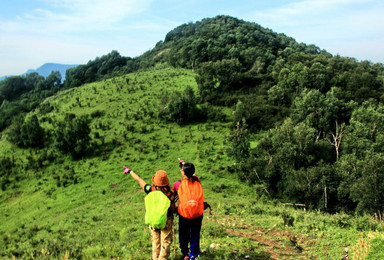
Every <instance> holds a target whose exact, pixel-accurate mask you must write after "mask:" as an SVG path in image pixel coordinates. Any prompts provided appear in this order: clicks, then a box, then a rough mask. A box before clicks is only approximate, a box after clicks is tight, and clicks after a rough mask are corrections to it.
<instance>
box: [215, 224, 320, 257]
mask: <svg viewBox="0 0 384 260" xmlns="http://www.w3.org/2000/svg"><path fill="white" fill-rule="evenodd" d="M209 221H215V222H217V223H219V224H220V225H222V226H223V227H224V228H225V231H226V233H227V234H228V235H231V236H236V237H242V238H247V239H251V240H253V241H256V242H257V243H259V244H260V245H261V246H263V247H264V248H265V249H262V250H263V251H264V252H266V253H267V254H269V256H270V259H312V258H313V259H316V257H315V256H314V255H312V254H310V253H309V252H308V251H306V245H310V244H314V243H317V242H316V241H315V240H314V239H312V238H310V237H307V236H304V235H301V234H295V233H293V232H291V231H289V230H284V229H279V228H276V227H273V228H271V229H264V228H261V227H256V226H252V225H249V224H246V223H244V221H242V220H241V219H240V218H237V217H233V216H222V217H219V218H218V217H217V216H215V217H214V218H210V219H209Z"/></svg>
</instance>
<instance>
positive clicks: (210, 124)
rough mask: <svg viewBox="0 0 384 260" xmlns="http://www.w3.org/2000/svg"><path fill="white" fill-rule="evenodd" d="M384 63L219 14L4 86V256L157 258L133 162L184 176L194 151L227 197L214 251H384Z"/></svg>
mask: <svg viewBox="0 0 384 260" xmlns="http://www.w3.org/2000/svg"><path fill="white" fill-rule="evenodd" d="M383 71H384V69H383V66H382V64H371V63H369V62H357V61H356V60H354V59H352V58H344V57H339V56H335V57H333V56H332V55H330V54H329V53H327V52H326V51H321V50H320V49H319V48H317V47H316V46H307V45H305V44H298V43H296V42H295V40H294V39H292V38H289V37H287V36H285V35H283V34H276V33H274V32H272V31H271V30H268V29H264V28H262V27H261V26H259V25H257V24H253V23H248V22H244V21H241V20H239V19H236V18H233V17H226V16H218V17H215V18H211V19H204V20H203V21H201V22H197V23H194V24H185V25H181V26H180V27H177V28H175V29H174V30H173V31H171V32H170V33H168V34H167V35H166V37H165V40H164V41H161V42H159V43H158V44H157V45H156V46H155V47H154V49H152V50H151V51H149V52H147V53H144V54H143V55H141V56H139V57H137V58H134V59H132V58H126V57H121V56H120V54H118V53H117V52H116V51H113V52H111V53H110V54H108V55H105V56H103V57H101V58H96V59H95V60H94V61H90V62H89V63H88V64H85V65H81V66H78V67H76V68H72V69H70V70H68V71H67V77H66V82H65V83H64V85H60V84H58V83H57V81H56V80H55V79H56V78H55V75H52V77H51V78H50V79H49V78H47V79H40V78H38V77H28V78H26V77H16V78H11V79H9V80H6V81H5V82H3V81H2V83H1V85H0V101H1V107H0V114H1V115H2V118H0V119H1V120H0V121H1V123H2V128H1V129H4V130H3V131H2V132H1V140H0V160H1V163H0V173H1V176H0V177H1V178H0V186H1V191H0V194H1V196H0V208H1V214H0V223H1V224H0V234H1V236H0V255H1V258H4V259H12V258H16V259H18V258H21V259H33V258H35V259H110V258H116V259H117V258H119V259H149V258H150V251H151V243H150V232H149V230H148V228H147V227H146V226H145V224H144V200H143V198H144V193H143V192H142V191H141V190H140V188H139V185H137V183H136V182H135V181H134V180H133V179H132V178H130V177H129V176H125V175H124V174H123V173H122V172H123V165H126V166H128V167H130V168H132V169H134V170H135V172H137V173H138V174H139V175H140V176H142V177H143V179H144V180H146V181H148V182H150V180H151V176H152V175H153V174H154V173H155V172H156V171H157V170H158V169H164V170H165V171H167V173H168V175H169V177H170V179H171V182H173V181H176V180H177V179H178V178H180V176H179V175H180V173H179V170H178V162H177V158H183V159H185V160H187V161H191V162H193V163H194V164H195V165H196V168H197V174H198V176H199V177H200V178H201V180H202V183H203V187H204V189H205V198H206V200H207V201H208V202H209V203H210V204H211V205H212V207H213V215H209V213H208V212H206V214H205V217H204V222H203V228H202V241H201V242H202V248H203V249H204V250H203V251H204V253H203V254H202V256H201V259H308V258H309V259H311V258H313V259H339V258H341V257H342V256H343V255H344V254H345V253H344V248H349V255H350V257H351V258H353V259H380V258H382V257H383V256H382V250H381V248H382V246H383V243H384V238H383V225H382V223H381V220H382V215H381V213H382V205H383V198H382V190H383V187H384V186H383V184H382V181H381V180H382V178H381V177H382V172H383V171H382V169H383V168H382V167H383V166H382V165H384V164H382V162H383V158H384V153H383V151H382V147H384V146H382V145H381V144H382V141H383V140H384V139H383V138H382V137H383V132H382V129H383V128H382V125H383V124H384V123H383V122H384V120H383V114H382V108H383V105H382V94H381V93H382V90H383V83H384V82H383V75H384V73H383ZM17 84H21V85H20V86H21V87H20V86H19V87H20V89H19V88H18V87H17V86H18V85H17ZM21 108H22V109H21ZM335 122H336V125H335ZM332 138H333V139H332ZM295 205H296V207H299V208H298V209H295V208H294V207H295ZM300 205H304V209H306V210H303V207H302V206H300ZM327 212H328V213H327ZM330 213H332V214H330ZM176 226H177V225H176ZM176 229H177V228H176ZM176 233H177V230H176ZM171 257H172V259H178V257H180V253H179V250H178V249H177V237H176V243H174V247H173V248H172V254H171Z"/></svg>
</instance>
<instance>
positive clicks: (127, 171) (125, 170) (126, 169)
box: [123, 166, 132, 174]
mask: <svg viewBox="0 0 384 260" xmlns="http://www.w3.org/2000/svg"><path fill="white" fill-rule="evenodd" d="M123 167H124V174H127V173H131V171H132V170H131V169H129V168H127V167H125V166H123Z"/></svg>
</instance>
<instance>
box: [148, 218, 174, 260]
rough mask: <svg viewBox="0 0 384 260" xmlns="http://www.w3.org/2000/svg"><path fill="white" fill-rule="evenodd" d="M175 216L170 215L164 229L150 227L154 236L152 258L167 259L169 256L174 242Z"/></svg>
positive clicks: (155, 259)
mask: <svg viewBox="0 0 384 260" xmlns="http://www.w3.org/2000/svg"><path fill="white" fill-rule="evenodd" d="M172 225H173V218H172V217H168V219H167V225H166V226H165V228H163V229H158V228H153V227H149V228H150V229H151V238H152V259H153V260H165V259H168V258H169V255H170V253H171V243H172Z"/></svg>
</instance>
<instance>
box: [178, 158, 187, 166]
mask: <svg viewBox="0 0 384 260" xmlns="http://www.w3.org/2000/svg"><path fill="white" fill-rule="evenodd" d="M178 159H179V167H180V168H181V167H183V164H184V163H185V161H184V160H181V159H180V158H178Z"/></svg>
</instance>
